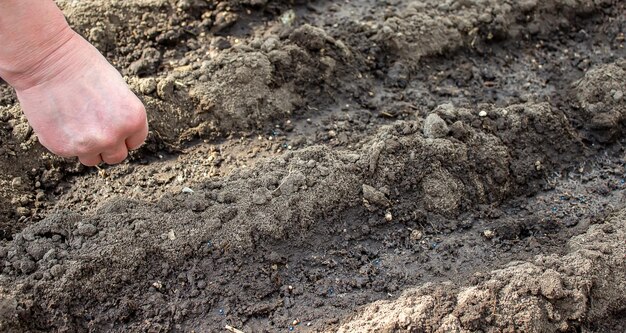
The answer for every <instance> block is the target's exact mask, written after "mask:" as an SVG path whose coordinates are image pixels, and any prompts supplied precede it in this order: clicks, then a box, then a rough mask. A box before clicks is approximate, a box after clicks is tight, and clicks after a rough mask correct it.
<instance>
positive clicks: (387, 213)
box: [385, 212, 393, 222]
mask: <svg viewBox="0 0 626 333" xmlns="http://www.w3.org/2000/svg"><path fill="white" fill-rule="evenodd" d="M385 220H386V221H387V222H391V220H393V215H391V212H386V213H385Z"/></svg>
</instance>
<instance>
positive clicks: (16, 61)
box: [0, 25, 88, 91]
mask: <svg viewBox="0 0 626 333" xmlns="http://www.w3.org/2000/svg"><path fill="white" fill-rule="evenodd" d="M85 44H88V43H87V42H86V41H85V40H84V39H83V38H82V37H81V36H80V35H78V34H77V33H76V32H74V31H73V30H72V29H71V28H70V27H69V26H68V25H66V26H65V27H61V28H60V29H58V30H57V32H55V33H54V35H53V36H51V37H50V38H48V39H47V40H44V41H41V42H39V43H38V44H37V46H33V47H32V48H31V49H30V50H24V51H23V52H17V53H16V55H15V58H13V59H10V60H8V61H5V63H7V64H8V65H7V66H4V67H1V68H0V76H2V78H3V79H4V80H5V81H6V82H7V83H9V84H10V85H11V86H13V87H14V88H15V89H16V90H18V91H19V90H26V89H28V88H31V87H34V86H36V85H39V84H42V83H44V82H47V81H50V80H52V79H53V78H57V77H59V76H61V75H63V73H64V72H67V70H68V68H69V67H70V66H71V67H76V66H77V65H80V64H81V63H84V62H85V61H86V60H87V59H85V57H84V56H85V55H86V54H84V53H85V52H84V50H85V47H86V46H88V45H85Z"/></svg>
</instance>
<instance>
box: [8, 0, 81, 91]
mask: <svg viewBox="0 0 626 333" xmlns="http://www.w3.org/2000/svg"><path fill="white" fill-rule="evenodd" d="M75 38H76V34H75V33H74V31H72V30H71V28H70V27H69V26H68V24H67V21H66V20H65V18H64V17H63V13H62V12H61V10H60V9H59V8H58V7H57V6H56V4H55V3H54V1H52V0H0V45H1V47H0V76H1V77H2V78H3V79H4V80H6V81H7V82H8V83H9V84H11V85H14V86H28V85H29V84H33V83H36V80H41V79H42V78H41V77H33V76H42V75H43V76H44V79H45V76H46V75H53V74H54V73H46V71H45V67H47V66H48V65H49V63H50V62H54V61H58V59H55V58H58V57H64V56H65V55H63V54H59V55H58V57H55V55H56V53H63V52H60V50H61V49H66V48H67V44H68V43H71V42H72V40H73V39H75ZM64 52H65V51H64ZM35 73H37V74H36V75H35Z"/></svg>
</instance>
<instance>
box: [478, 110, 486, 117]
mask: <svg viewBox="0 0 626 333" xmlns="http://www.w3.org/2000/svg"><path fill="white" fill-rule="evenodd" d="M478 116H479V117H487V111H484V110H483V111H480V112H479V113H478Z"/></svg>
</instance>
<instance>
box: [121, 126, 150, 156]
mask: <svg viewBox="0 0 626 333" xmlns="http://www.w3.org/2000/svg"><path fill="white" fill-rule="evenodd" d="M147 137H148V123H147V122H146V123H145V125H144V126H143V127H142V128H141V129H140V130H139V131H136V132H135V133H133V134H132V135H131V136H129V137H128V138H126V147H127V148H128V150H135V149H137V148H139V147H141V145H142V144H143V142H144V141H146V138H147Z"/></svg>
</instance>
